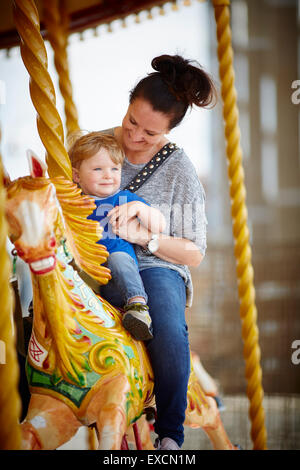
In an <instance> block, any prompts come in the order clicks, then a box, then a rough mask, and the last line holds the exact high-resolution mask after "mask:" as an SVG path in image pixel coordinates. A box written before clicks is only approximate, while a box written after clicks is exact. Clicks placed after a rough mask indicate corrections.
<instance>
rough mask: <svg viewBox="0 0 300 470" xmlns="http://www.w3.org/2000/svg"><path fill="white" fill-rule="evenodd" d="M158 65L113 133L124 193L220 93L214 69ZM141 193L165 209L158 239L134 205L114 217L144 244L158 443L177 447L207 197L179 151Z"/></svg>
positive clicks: (169, 62)
mask: <svg viewBox="0 0 300 470" xmlns="http://www.w3.org/2000/svg"><path fill="white" fill-rule="evenodd" d="M152 67H153V68H154V70H155V72H153V73H151V74H149V75H147V76H146V77H145V78H143V79H142V80H141V81H140V82H139V83H138V84H137V85H136V86H135V88H134V89H133V90H132V91H131V93H130V102H129V107H128V110H127V113H126V115H125V117H124V119H123V122H122V126H121V127H116V128H114V129H110V130H108V131H105V132H109V133H112V134H114V136H115V137H116V139H117V140H118V142H119V143H120V144H121V145H122V147H123V150H124V152H125V155H126V158H125V162H124V165H123V168H122V183H121V188H122V189H123V188H125V187H126V186H127V185H128V183H130V182H131V181H132V180H133V179H134V177H135V176H136V174H137V173H138V172H139V171H140V170H141V169H142V168H143V167H144V166H145V165H146V164H147V163H148V162H150V160H151V159H152V157H153V156H154V155H155V154H156V153H157V152H159V151H160V150H161V149H162V147H164V146H165V145H166V144H168V142H169V141H168V139H167V137H166V134H168V132H169V131H170V130H171V129H173V128H174V127H175V126H177V125H178V124H180V122H181V121H182V119H183V118H184V116H185V114H186V112H187V110H188V109H189V108H190V107H192V105H196V106H199V107H206V106H208V105H210V104H211V103H212V102H213V100H214V98H215V96H216V94H215V88H214V85H213V82H212V80H211V78H210V77H209V76H208V75H207V74H206V72H205V71H204V70H203V69H202V68H201V67H200V66H198V65H193V64H192V63H191V62H190V61H188V60H185V59H184V58H182V57H180V56H178V55H175V56H168V55H163V56H160V57H156V58H155V59H153V61H152ZM159 155H161V153H160V154H159ZM137 194H138V195H139V196H140V197H142V198H143V199H145V200H146V201H147V202H148V203H150V204H151V205H154V206H156V207H158V208H159V209H160V210H161V211H162V212H163V214H164V215H165V217H166V220H167V229H166V230H165V232H164V234H160V235H159V236H152V234H151V233H149V232H148V231H147V230H146V229H144V228H143V227H142V226H138V220H137V219H136V218H135V219H129V218H128V217H127V212H126V210H127V208H126V204H124V205H122V206H119V207H116V208H114V209H113V210H112V211H111V212H110V213H109V216H110V222H111V224H112V226H113V230H114V232H115V233H116V234H117V235H119V236H120V237H122V238H124V239H127V240H128V241H129V242H131V243H135V244H136V246H137V248H136V254H137V257H138V261H139V268H140V274H141V277H142V280H143V282H144V286H145V290H146V292H147V295H148V298H149V312H150V315H151V318H152V325H153V336H154V338H153V339H151V340H150V341H148V342H147V343H146V345H147V349H148V352H149V355H150V359H151V363H152V366H153V370H154V376H155V387H154V392H155V398H156V407H157V419H156V424H155V431H156V433H157V434H158V442H157V446H158V448H160V449H162V450H176V449H179V448H180V447H181V445H182V444H183V440H184V433H183V422H184V419H185V409H186V406H187V398H186V396H187V385H188V379H189V374H190V351H189V342H188V332H187V325H186V321H185V307H186V306H190V305H191V299H192V283H191V276H190V272H189V269H188V266H198V265H199V264H200V263H201V261H202V259H203V257H204V254H205V249H206V223H207V222H206V217H205V207H204V206H205V195H204V190H203V187H202V185H201V183H200V181H199V179H198V177H197V174H196V171H195V169H194V167H193V165H192V163H191V161H190V160H189V159H188V157H187V156H186V154H185V153H184V151H183V150H182V149H178V148H177V147H176V149H175V151H174V152H173V153H172V154H171V155H170V156H168V158H167V159H166V160H165V161H164V162H163V163H162V164H161V165H160V166H159V168H158V169H157V170H156V171H155V172H154V173H153V175H151V176H150V178H149V179H147V181H146V182H145V183H144V184H143V185H142V186H141V187H140V189H138V190H137ZM112 287H113V285H112V284H111V283H109V284H108V286H104V288H102V295H103V296H104V297H106V298H107V300H109V301H110V302H111V303H112V304H115V305H118V298H116V297H115V295H114V291H113V289H112Z"/></svg>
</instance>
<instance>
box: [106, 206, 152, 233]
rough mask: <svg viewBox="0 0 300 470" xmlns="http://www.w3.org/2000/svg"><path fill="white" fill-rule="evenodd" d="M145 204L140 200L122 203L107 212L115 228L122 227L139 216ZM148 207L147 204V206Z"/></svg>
mask: <svg viewBox="0 0 300 470" xmlns="http://www.w3.org/2000/svg"><path fill="white" fill-rule="evenodd" d="M144 205H145V204H143V203H142V202H140V201H132V202H128V203H127V204H122V205H121V206H116V207H114V208H113V209H112V210H111V211H109V213H108V214H107V215H108V217H109V222H110V224H111V226H112V227H113V228H116V227H122V226H123V225H127V224H128V222H129V221H130V220H131V219H134V218H136V217H139V215H140V213H141V210H142V207H143V206H144ZM146 207H147V206H146Z"/></svg>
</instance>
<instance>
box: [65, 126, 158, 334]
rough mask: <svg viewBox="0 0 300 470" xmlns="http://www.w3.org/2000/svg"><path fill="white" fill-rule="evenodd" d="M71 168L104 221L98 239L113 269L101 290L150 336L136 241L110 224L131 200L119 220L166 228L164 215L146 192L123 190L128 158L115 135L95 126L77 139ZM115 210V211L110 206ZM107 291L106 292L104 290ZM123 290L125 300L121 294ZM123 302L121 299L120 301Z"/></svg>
mask: <svg viewBox="0 0 300 470" xmlns="http://www.w3.org/2000/svg"><path fill="white" fill-rule="evenodd" d="M69 156H70V160H71V163H72V168H73V180H74V182H76V183H78V184H79V186H80V187H81V189H82V191H83V193H85V194H87V195H89V196H92V197H94V199H95V204H96V206H97V208H96V209H95V211H94V212H93V214H91V215H90V216H89V218H91V219H93V220H97V221H99V223H100V224H101V226H102V227H103V233H102V238H101V240H99V242H98V243H101V244H102V245H105V246H106V248H107V250H108V252H109V257H108V261H107V266H108V268H109V269H110V270H111V275H112V281H110V282H109V283H108V285H107V286H103V287H102V288H101V291H102V292H103V293H104V292H105V290H107V291H108V292H109V291H111V290H112V287H113V288H114V289H115V288H117V290H118V292H117V294H118V298H116V295H114V294H116V292H114V293H113V297H114V299H115V301H114V302H112V300H111V299H112V297H111V296H110V295H109V297H110V299H109V300H110V301H111V302H112V303H114V305H116V306H123V308H124V310H125V313H124V315H123V320H122V323H123V325H124V327H125V328H126V329H127V330H128V331H129V332H130V333H131V334H132V336H133V337H134V338H135V339H137V340H143V341H145V340H149V339H151V338H152V337H153V336H152V333H151V318H150V315H149V313H148V310H149V308H148V306H147V300H148V298H147V294H146V292H145V289H144V285H143V282H142V279H141V277H140V274H139V269H138V262H137V258H136V255H135V251H134V248H133V245H132V244H131V243H129V242H128V241H126V240H124V239H122V238H119V237H118V236H117V235H116V234H115V233H114V232H113V230H112V225H111V224H110V218H111V217H112V216H113V219H114V221H115V211H113V209H114V208H115V207H116V206H120V205H122V204H127V203H128V206H127V207H126V208H128V210H127V211H126V212H125V215H124V211H123V213H122V218H119V220H118V221H117V222H118V223H119V224H127V222H128V220H129V219H131V218H134V217H137V218H138V219H139V222H140V223H141V224H142V225H144V226H145V227H146V228H147V229H148V230H150V231H151V232H152V233H159V232H162V231H163V230H164V227H165V219H164V216H163V215H162V214H161V212H160V211H158V210H157V209H154V208H152V207H150V206H149V204H147V203H146V201H144V200H143V199H142V198H140V197H139V196H137V195H136V194H134V193H131V192H130V191H120V183H121V170H122V164H123V161H124V154H123V150H122V149H121V147H120V146H119V144H118V143H117V141H116V139H115V138H114V137H113V136H111V135H106V134H103V133H101V132H91V133H89V134H86V135H83V136H82V137H80V138H78V139H77V140H75V142H74V143H73V144H72V145H71V148H70V149H69ZM111 211H112V212H111ZM104 296H105V295H104ZM120 296H121V298H122V300H119V299H120ZM118 304H119V305H118Z"/></svg>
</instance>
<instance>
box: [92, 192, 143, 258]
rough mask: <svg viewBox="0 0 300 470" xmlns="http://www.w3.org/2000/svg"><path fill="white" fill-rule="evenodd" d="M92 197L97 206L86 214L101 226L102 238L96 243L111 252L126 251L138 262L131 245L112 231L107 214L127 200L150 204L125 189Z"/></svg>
mask: <svg viewBox="0 0 300 470" xmlns="http://www.w3.org/2000/svg"><path fill="white" fill-rule="evenodd" d="M92 197H94V196H92ZM94 199H95V204H96V206H97V207H96V209H95V210H94V212H93V213H92V214H91V215H89V216H88V219H92V220H97V221H98V222H99V223H100V225H101V227H103V232H102V238H101V239H100V240H98V242H97V243H100V244H101V245H105V246H106V248H107V251H108V252H109V253H113V252H115V251H125V253H128V254H129V255H130V256H132V258H133V259H134V260H135V262H136V263H138V262H137V258H136V255H135V251H134V248H133V245H132V244H131V243H129V242H128V241H126V240H123V238H120V237H119V236H118V235H116V234H115V233H113V231H112V228H111V225H110V223H109V219H108V217H107V214H108V212H109V211H111V210H112V209H113V208H114V207H116V206H121V205H122V204H127V202H131V201H141V202H143V203H144V204H147V206H149V205H150V204H148V203H147V202H146V201H145V200H144V199H142V198H141V197H139V196H138V195H137V194H135V193H132V192H131V191H127V190H125V191H118V192H117V193H115V194H113V195H111V196H108V197H105V198H96V197H94Z"/></svg>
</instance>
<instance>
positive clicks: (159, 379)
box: [140, 268, 190, 446]
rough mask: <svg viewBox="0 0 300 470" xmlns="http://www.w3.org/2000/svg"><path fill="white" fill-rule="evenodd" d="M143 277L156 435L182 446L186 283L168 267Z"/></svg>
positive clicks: (186, 377) (187, 352)
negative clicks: (149, 326) (149, 328)
mask: <svg viewBox="0 0 300 470" xmlns="http://www.w3.org/2000/svg"><path fill="white" fill-rule="evenodd" d="M140 274H141V277H142V280H143V283H144V287H145V290H146V293H147V294H148V298H149V300H148V305H149V312H150V315H151V318H152V325H153V336H154V338H153V339H152V340H150V341H148V342H147V343H146V345H147V349H148V352H149V355H150V360H151V363H152V367H153V371H154V379H155V385H154V392H155V399H156V407H157V420H156V424H155V432H156V433H157V434H158V436H159V438H160V440H161V439H163V438H164V437H170V438H172V439H173V440H175V441H176V442H177V444H178V445H179V446H181V445H182V443H183V440H184V432H183V431H184V430H183V423H184V420H185V410H186V406H187V386H188V380H189V375H190V350H189V341H188V332H187V325H186V321H185V302H186V293H185V284H184V281H183V279H182V278H181V276H180V275H179V273H178V272H176V271H174V270H171V269H167V268H148V269H145V270H143V271H141V273H140Z"/></svg>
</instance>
